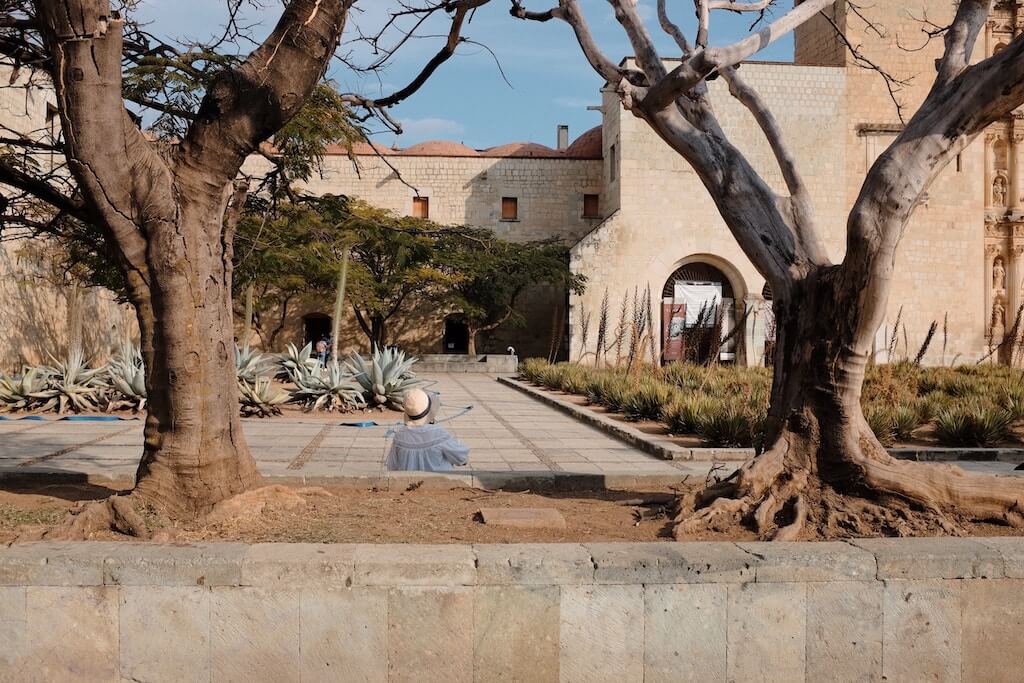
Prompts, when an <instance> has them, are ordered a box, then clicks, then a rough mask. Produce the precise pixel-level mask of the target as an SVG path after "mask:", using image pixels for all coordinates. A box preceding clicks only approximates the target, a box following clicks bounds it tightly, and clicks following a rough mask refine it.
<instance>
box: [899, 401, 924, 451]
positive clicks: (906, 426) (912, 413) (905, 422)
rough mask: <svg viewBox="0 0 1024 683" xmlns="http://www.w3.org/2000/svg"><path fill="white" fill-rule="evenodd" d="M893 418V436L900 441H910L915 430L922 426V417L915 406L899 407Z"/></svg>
mask: <svg viewBox="0 0 1024 683" xmlns="http://www.w3.org/2000/svg"><path fill="white" fill-rule="evenodd" d="M892 417H893V421H892V430H893V436H895V437H896V439H897V440H899V441H903V442H906V441H910V439H912V438H913V435H914V430H915V429H917V428H918V427H920V426H921V416H920V414H919V413H918V412H917V408H916V407H915V406H913V405H909V406H907V405H903V406H898V407H897V408H896V411H895V412H894V413H893V416H892Z"/></svg>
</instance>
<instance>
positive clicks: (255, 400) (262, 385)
mask: <svg viewBox="0 0 1024 683" xmlns="http://www.w3.org/2000/svg"><path fill="white" fill-rule="evenodd" d="M238 397H239V400H240V401H241V403H242V415H243V416H245V417H252V416H256V417H270V416H272V415H280V414H281V404H283V403H287V402H288V401H290V400H291V398H292V397H291V394H290V393H288V392H287V391H281V390H280V389H275V388H274V386H273V384H272V383H271V381H270V379H268V378H266V377H257V378H256V382H255V384H249V383H248V382H243V381H239V382H238Z"/></svg>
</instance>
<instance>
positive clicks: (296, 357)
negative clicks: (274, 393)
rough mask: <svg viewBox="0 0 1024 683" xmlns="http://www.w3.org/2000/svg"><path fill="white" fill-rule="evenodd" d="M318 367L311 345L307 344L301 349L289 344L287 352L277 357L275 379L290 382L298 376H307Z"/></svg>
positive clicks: (318, 363) (318, 362)
mask: <svg viewBox="0 0 1024 683" xmlns="http://www.w3.org/2000/svg"><path fill="white" fill-rule="evenodd" d="M319 367H320V361H318V360H317V358H316V356H314V355H313V344H312V343H309V344H306V345H305V346H303V347H302V348H301V349H298V348H296V346H295V344H289V345H288V350H287V351H285V352H284V353H282V354H281V355H280V356H278V359H277V378H278V379H287V380H291V381H292V382H294V381H295V378H296V377H299V376H300V375H308V374H309V373H311V372H315V371H316V370H318V369H319Z"/></svg>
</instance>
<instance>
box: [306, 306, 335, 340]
mask: <svg viewBox="0 0 1024 683" xmlns="http://www.w3.org/2000/svg"><path fill="white" fill-rule="evenodd" d="M330 336H331V316H329V315H326V314H324V313H310V314H309V315H306V316H303V318H302V337H303V340H304V343H306V344H312V345H313V346H316V343H317V342H318V341H320V340H321V339H327V338H328V337H330Z"/></svg>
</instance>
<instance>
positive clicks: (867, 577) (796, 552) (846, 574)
mask: <svg viewBox="0 0 1024 683" xmlns="http://www.w3.org/2000/svg"><path fill="white" fill-rule="evenodd" d="M736 545H738V546H739V547H740V548H741V549H743V550H745V551H746V552H748V553H750V554H751V555H752V556H754V558H755V559H756V561H755V566H754V570H755V574H756V577H757V578H756V580H757V582H758V583H767V582H780V581H781V582H797V581H799V582H811V581H874V580H875V556H874V555H872V554H871V553H869V552H867V551H866V550H862V549H860V548H855V547H854V546H851V545H850V544H848V543H836V542H823V543H802V542H793V543H785V542H782V543H779V542H773V543H737V544H736Z"/></svg>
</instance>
